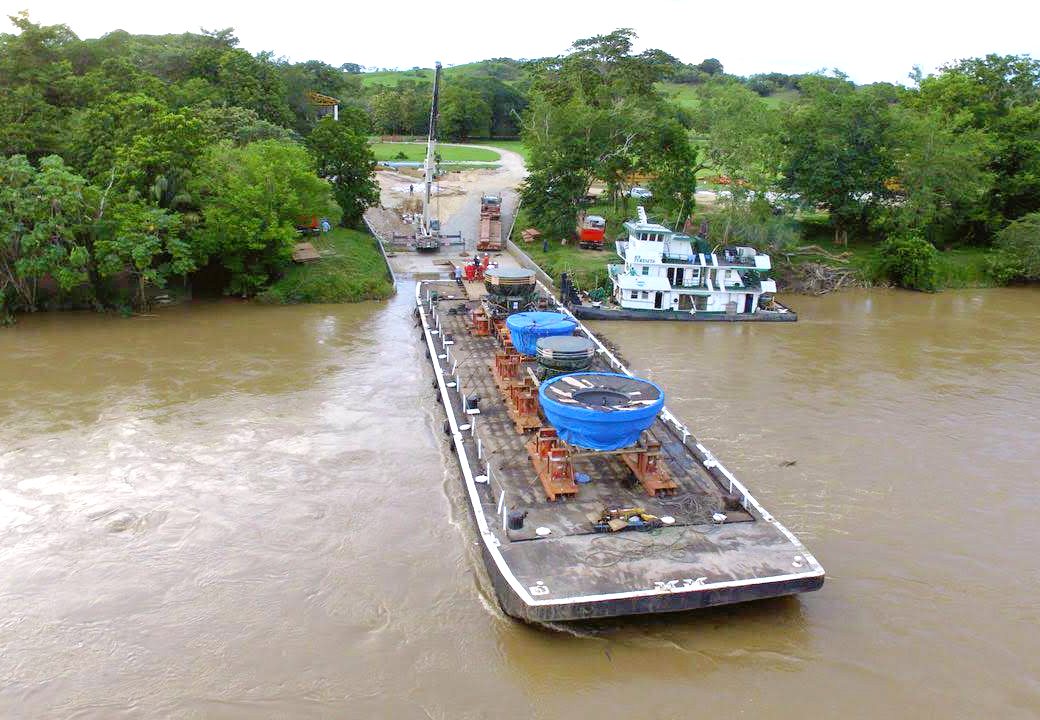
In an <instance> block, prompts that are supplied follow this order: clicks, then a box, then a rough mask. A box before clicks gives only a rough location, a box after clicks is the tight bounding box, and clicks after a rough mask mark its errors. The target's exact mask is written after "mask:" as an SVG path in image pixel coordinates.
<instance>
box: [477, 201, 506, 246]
mask: <svg viewBox="0 0 1040 720" xmlns="http://www.w3.org/2000/svg"><path fill="white" fill-rule="evenodd" d="M501 249H502V196H501V195H489V194H487V193H484V194H483V195H481V196H480V233H479V235H478V239H477V250H485V251H498V250H501Z"/></svg>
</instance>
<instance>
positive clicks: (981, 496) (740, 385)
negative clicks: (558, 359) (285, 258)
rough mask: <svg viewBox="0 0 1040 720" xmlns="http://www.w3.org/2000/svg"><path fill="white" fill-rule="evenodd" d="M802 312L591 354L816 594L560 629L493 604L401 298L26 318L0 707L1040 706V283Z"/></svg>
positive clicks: (427, 710) (507, 713) (147, 713)
mask: <svg viewBox="0 0 1040 720" xmlns="http://www.w3.org/2000/svg"><path fill="white" fill-rule="evenodd" d="M789 299H790V300H791V303H792V304H793V305H795V306H796V307H797V309H798V310H799V312H800V316H801V317H802V320H801V321H799V322H798V323H797V324H794V325H786V324H782V325H773V324H717V325H716V324H698V323H688V324H672V323H626V324H600V325H599V326H598V329H599V330H602V331H603V332H604V333H605V334H606V335H607V337H609V338H610V339H611V340H612V341H614V342H615V343H616V344H617V345H618V346H619V347H620V349H621V350H622V352H623V353H624V354H625V355H626V356H627V358H628V359H629V361H630V362H631V365H632V367H633V369H634V370H636V371H638V372H640V373H644V374H646V375H648V376H649V377H651V378H652V379H654V380H656V381H659V382H661V383H663V385H664V387H665V389H666V391H667V392H668V405H669V407H670V408H671V409H672V410H673V411H674V412H675V413H676V414H677V415H679V417H681V418H683V419H684V420H686V421H687V422H688V424H689V425H690V426H691V428H694V430H695V432H696V433H697V434H698V435H699V437H700V439H701V440H703V441H704V442H705V443H706V444H707V445H708V447H710V448H711V449H712V450H713V451H714V452H715V453H716V454H717V455H719V456H720V457H721V458H722V459H723V460H724V461H725V462H726V463H727V465H728V466H729V467H730V469H731V470H733V471H734V472H735V473H736V474H737V475H738V477H740V478H742V479H743V480H744V482H745V483H746V484H747V485H749V487H750V488H751V489H752V492H754V493H755V494H756V496H757V497H758V499H759V500H760V501H761V502H762V503H763V504H764V505H765V507H766V508H768V509H769V510H770V511H771V512H773V513H774V514H775V515H776V516H777V517H778V518H779V519H780V520H781V521H783V522H784V523H785V524H786V525H787V526H788V527H789V528H791V529H792V530H793V531H794V532H796V533H797V534H798V535H799V536H800V538H801V539H802V540H803V541H804V542H805V543H806V544H807V545H808V546H809V548H810V549H811V550H812V551H813V552H814V554H815V555H816V556H817V557H818V559H819V560H820V561H821V562H822V563H823V565H824V566H825V567H826V568H827V570H828V580H827V584H826V585H825V586H824V588H823V590H821V591H820V592H818V593H814V594H811V595H806V596H802V597H798V598H787V599H781V600H776V601H765V602H760V603H757V604H749V605H741V606H734V607H727V608H719V609H713V610H707V611H701V612H694V613H687V614H682V615H668V616H659V617H653V618H637V619H627V620H618V621H610V622H602V623H597V624H594V625H580V626H575V627H570V626H568V627H555V628H542V627H533V626H526V625H522V624H519V623H517V622H515V621H512V620H510V619H508V618H506V617H505V616H503V615H502V614H501V612H500V611H499V610H498V609H497V607H496V605H495V602H494V599H493V597H492V596H491V594H490V590H489V587H488V584H487V582H486V580H485V577H484V574H483V567H482V565H481V562H480V557H479V554H478V552H477V551H476V548H475V545H474V541H475V535H474V531H473V528H472V522H471V520H470V518H469V516H468V514H467V512H468V511H467V509H466V505H465V503H464V500H463V493H462V488H461V484H460V481H459V473H458V470H457V467H456V465H455V463H454V458H453V456H452V455H450V454H449V452H448V450H447V446H446V443H445V442H444V440H443V435H442V434H441V433H440V424H441V419H440V414H439V413H440V406H439V405H437V404H436V402H435V401H434V396H433V392H432V390H431V388H430V378H431V373H430V370H429V367H428V365H427V364H426V360H425V358H424V356H423V347H422V346H421V345H420V344H419V342H418V341H417V339H418V334H417V332H416V331H415V330H414V328H413V326H412V319H411V317H410V312H411V309H412V294H411V288H410V287H409V286H408V285H407V284H405V285H404V286H403V287H402V289H401V293H400V294H399V295H398V296H397V298H395V299H394V300H392V301H390V302H389V303H386V304H375V303H372V304H363V305H353V306H303V307H276V308H272V307H263V306H259V305H249V304H239V303H236V302H226V303H221V302H215V303H196V304H193V305H189V306H185V307H179V308H168V309H164V310H162V311H160V312H159V313H158V317H148V318H134V319H129V320H123V319H118V318H113V317H101V316H97V315H90V314H52V315H40V316H36V317H27V318H23V319H22V320H21V321H20V322H19V324H18V325H17V326H16V327H14V328H13V329H7V330H2V331H0V717H2V718H21V717H32V718H37V717H48V718H49V717H56V718H123V717H161V718H166V717H173V718H201V717H218V718H247V717H248V718H256V717H262V718H267V717H286V718H296V717H301V718H310V717H330V718H366V719H368V718H435V719H440V718H562V717H570V718H593V719H595V720H607V719H613V718H640V719H641V720H642V719H645V718H678V717H693V716H703V715H710V716H711V717H716V718H718V717H729V716H739V717H748V718H751V717H758V718H768V719H772V718H799V719H804V718H914V719H915V720H916V719H919V718H932V717H935V718H939V717H942V718H983V717H987V718H1035V717H1037V716H1038V715H1040V627H1038V620H1040V559H1038V558H1040V523H1038V521H1037V512H1038V510H1040V489H1038V479H1040V469H1038V468H1040V352H1038V351H1040V290H1038V289H1008V290H985V291H958V292H946V293H942V294H938V295H921V294H912V293H906V292H899V291H870V292H867V291H862V292H860V291H856V292H848V293H843V294H838V295H833V296H828V297H823V298H808V297H795V298H789ZM792 462H793V463H794V464H793V465H792V464H791V463H792Z"/></svg>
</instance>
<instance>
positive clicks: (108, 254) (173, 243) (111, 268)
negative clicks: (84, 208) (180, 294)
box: [93, 200, 195, 307]
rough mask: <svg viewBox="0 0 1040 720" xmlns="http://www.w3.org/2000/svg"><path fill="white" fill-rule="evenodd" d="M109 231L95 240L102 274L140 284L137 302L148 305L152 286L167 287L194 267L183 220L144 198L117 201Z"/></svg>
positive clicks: (96, 261) (97, 258) (109, 220)
mask: <svg viewBox="0 0 1040 720" xmlns="http://www.w3.org/2000/svg"><path fill="white" fill-rule="evenodd" d="M106 220H107V225H108V226H109V232H108V233H107V234H105V235H103V236H102V237H100V238H98V239H97V240H96V241H95V242H94V247H93V250H94V260H95V263H96V264H97V270H98V274H99V276H100V277H102V278H105V277H112V276H115V275H120V274H126V275H127V276H129V277H131V278H133V280H134V281H135V283H136V285H137V304H138V305H139V306H140V307H146V306H147V305H148V297H147V289H148V288H149V287H159V288H162V287H166V284H167V282H168V281H169V279H170V278H171V277H174V276H178V275H186V274H187V273H189V272H191V271H192V270H194V269H195V263H194V258H193V256H192V249H191V246H190V245H189V244H188V242H186V241H185V240H184V239H183V238H182V237H181V235H180V232H181V219H180V217H179V216H178V215H177V214H175V213H171V212H169V211H167V210H163V209H162V208H159V207H155V206H154V205H148V204H147V203H144V202H141V201H133V200H128V201H123V202H119V203H116V204H114V206H113V208H112V210H111V212H109V213H108V216H107V218H106Z"/></svg>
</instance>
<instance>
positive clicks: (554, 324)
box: [506, 312, 578, 356]
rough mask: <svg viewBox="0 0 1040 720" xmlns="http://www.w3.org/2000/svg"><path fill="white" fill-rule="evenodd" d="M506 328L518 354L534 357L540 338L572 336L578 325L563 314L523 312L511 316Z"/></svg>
mask: <svg viewBox="0 0 1040 720" xmlns="http://www.w3.org/2000/svg"><path fill="white" fill-rule="evenodd" d="M506 327H508V328H509V337H510V339H511V340H512V341H513V347H515V348H516V350H517V352H519V353H521V354H523V355H528V356H533V355H534V354H535V353H536V352H537V346H536V343H537V342H538V338H540V337H548V336H550V335H553V336H555V335H571V334H573V333H574V328H576V327H578V323H577V322H575V321H574V320H572V319H571V318H569V317H567V316H566V315H564V314H563V313H553V312H522V313H516V314H515V315H510V316H509V318H508V319H507V320H506Z"/></svg>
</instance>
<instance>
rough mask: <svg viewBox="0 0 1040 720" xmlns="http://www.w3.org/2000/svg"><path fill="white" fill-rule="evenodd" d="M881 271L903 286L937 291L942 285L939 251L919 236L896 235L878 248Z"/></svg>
mask: <svg viewBox="0 0 1040 720" xmlns="http://www.w3.org/2000/svg"><path fill="white" fill-rule="evenodd" d="M878 256H879V261H878V271H879V273H880V274H881V275H883V276H884V277H887V278H888V279H889V280H891V281H892V282H894V283H895V284H896V285H898V286H899V287H903V288H906V289H908V290H921V291H923V292H935V291H936V290H937V289H938V285H939V251H938V250H936V249H935V246H934V245H932V244H931V243H930V242H928V241H927V240H925V239H924V238H922V237H920V236H918V235H894V236H890V237H889V238H888V239H887V240H885V242H883V243H881V247H880V248H879V249H878Z"/></svg>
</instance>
